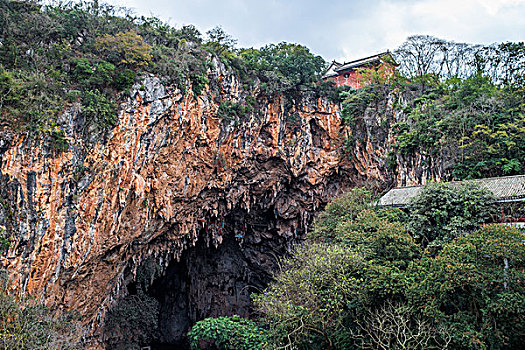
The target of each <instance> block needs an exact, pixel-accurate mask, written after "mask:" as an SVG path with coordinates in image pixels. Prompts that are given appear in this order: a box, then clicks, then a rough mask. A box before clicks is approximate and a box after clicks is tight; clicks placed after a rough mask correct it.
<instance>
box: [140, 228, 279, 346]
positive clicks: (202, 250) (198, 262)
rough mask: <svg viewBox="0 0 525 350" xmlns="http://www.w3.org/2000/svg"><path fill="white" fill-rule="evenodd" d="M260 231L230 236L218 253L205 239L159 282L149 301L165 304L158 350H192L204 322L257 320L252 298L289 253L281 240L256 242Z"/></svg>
mask: <svg viewBox="0 0 525 350" xmlns="http://www.w3.org/2000/svg"><path fill="white" fill-rule="evenodd" d="M228 221H229V220H228ZM228 221H227V224H226V226H228ZM231 227H233V225H231ZM261 229H262V227H261ZM265 229H266V230H267V227H266V228H265ZM256 230H257V228H251V229H250V232H246V233H245V236H244V235H243V236H242V237H241V236H239V233H238V232H237V233H236V232H235V231H233V230H231V232H229V230H225V233H224V236H223V242H222V244H221V245H219V246H218V247H217V248H215V247H213V246H211V245H210V246H208V245H207V244H206V242H205V239H199V240H198V241H197V243H196V245H195V246H194V247H191V248H189V249H188V250H186V251H185V252H184V253H183V254H182V256H181V259H180V261H172V262H171V263H170V264H169V266H168V268H167V270H166V272H165V273H164V274H163V276H161V277H159V278H158V279H156V280H155V281H154V282H153V284H152V285H151V287H150V288H149V289H148V295H150V296H151V297H153V298H155V299H156V300H157V301H158V303H159V318H158V337H157V339H156V341H155V342H153V343H152V344H151V349H152V350H167V349H185V348H186V349H189V344H188V340H187V339H186V334H187V332H188V331H189V329H190V327H191V326H193V324H195V322H197V321H200V320H202V319H204V318H207V317H219V316H231V315H240V316H242V317H250V316H251V315H252V314H253V305H252V301H251V298H250V295H251V294H252V293H260V292H261V291H262V290H263V289H264V288H265V286H266V285H267V284H268V282H269V280H270V274H271V272H272V271H274V270H275V268H276V267H277V265H276V263H277V262H276V256H278V255H281V254H282V253H283V248H284V247H285V244H282V242H281V239H280V238H273V239H262V240H261V239H260V238H259V239H254V238H256V237H260V236H259V235H258V233H257V232H256ZM202 233H204V232H202ZM201 237H202V236H201Z"/></svg>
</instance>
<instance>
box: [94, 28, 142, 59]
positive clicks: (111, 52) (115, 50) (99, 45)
mask: <svg viewBox="0 0 525 350" xmlns="http://www.w3.org/2000/svg"><path fill="white" fill-rule="evenodd" d="M95 48H96V49H98V50H100V51H101V52H102V53H103V54H104V55H105V57H107V60H109V61H110V62H113V63H114V64H116V65H122V66H125V67H144V66H147V65H148V64H149V63H150V62H151V59H152V56H151V49H152V47H151V45H149V44H147V43H146V42H145V41H144V39H143V38H142V37H141V36H140V35H138V34H137V33H136V32H134V31H127V32H124V33H117V34H116V35H109V34H105V35H104V36H102V37H98V38H97V39H96V43H95Z"/></svg>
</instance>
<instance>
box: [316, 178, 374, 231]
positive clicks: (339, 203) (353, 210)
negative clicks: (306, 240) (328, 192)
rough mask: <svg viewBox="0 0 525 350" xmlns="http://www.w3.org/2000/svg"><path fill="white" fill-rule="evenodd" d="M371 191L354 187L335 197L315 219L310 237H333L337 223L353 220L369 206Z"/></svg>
mask: <svg viewBox="0 0 525 350" xmlns="http://www.w3.org/2000/svg"><path fill="white" fill-rule="evenodd" d="M371 201H372V192H371V191H369V190H367V189H365V188H362V187H358V188H354V189H352V190H350V191H349V192H347V193H345V194H344V195H343V196H341V197H340V198H336V199H334V200H333V201H331V202H330V203H328V205H327V206H326V208H325V209H324V210H323V211H322V212H321V213H320V214H319V216H318V217H317V218H316V219H315V223H314V230H313V231H312V232H311V233H310V234H309V237H310V238H312V239H316V238H322V239H327V238H328V239H333V238H335V234H336V231H335V230H336V228H337V226H338V225H339V224H342V223H344V222H347V221H350V220H354V219H355V218H356V217H357V216H358V215H359V213H360V212H361V211H363V210H364V209H367V208H369V205H370V202H371Z"/></svg>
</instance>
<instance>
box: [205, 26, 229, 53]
mask: <svg viewBox="0 0 525 350" xmlns="http://www.w3.org/2000/svg"><path fill="white" fill-rule="evenodd" d="M206 36H207V37H208V40H207V41H206V47H207V48H209V49H210V51H211V52H213V53H214V54H216V55H217V56H221V55H222V54H223V53H225V52H227V51H232V50H233V49H234V48H235V45H236V44H237V40H236V39H234V38H233V37H232V36H231V35H229V34H227V33H226V32H225V31H224V29H222V28H221V27H220V26H217V27H215V28H213V29H210V30H208V31H207V32H206Z"/></svg>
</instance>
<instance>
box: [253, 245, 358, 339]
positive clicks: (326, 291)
mask: <svg viewBox="0 0 525 350" xmlns="http://www.w3.org/2000/svg"><path fill="white" fill-rule="evenodd" d="M365 267H366V262H365V260H364V259H363V258H362V256H361V255H360V254H358V253H356V252H353V251H352V250H351V249H349V248H348V247H345V246H342V245H339V244H330V245H326V244H317V243H314V244H308V245H305V246H303V247H301V248H299V249H297V250H296V252H295V253H294V255H293V256H292V257H290V258H288V259H285V260H284V261H283V262H282V266H281V272H280V273H279V274H278V275H277V276H276V280H275V282H274V283H272V284H271V286H270V287H269V288H268V289H267V290H266V291H265V292H264V293H263V294H261V295H259V296H258V297H257V298H256V299H255V304H256V306H257V308H258V309H259V311H261V312H263V313H264V314H265V315H266V317H267V320H266V321H267V323H268V324H269V326H270V327H271V334H272V337H273V339H274V341H276V342H277V343H278V344H279V345H288V346H299V348H302V349H333V348H342V346H343V344H344V343H345V342H346V339H344V337H342V336H344V332H342V331H343V330H345V329H346V328H347V327H348V326H347V324H346V315H347V313H348V312H351V310H353V309H354V308H355V306H354V305H356V304H358V303H359V295H360V294H361V291H362V290H363V289H364V288H365V287H364V285H365V281H364V279H363V274H364V269H365Z"/></svg>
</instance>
